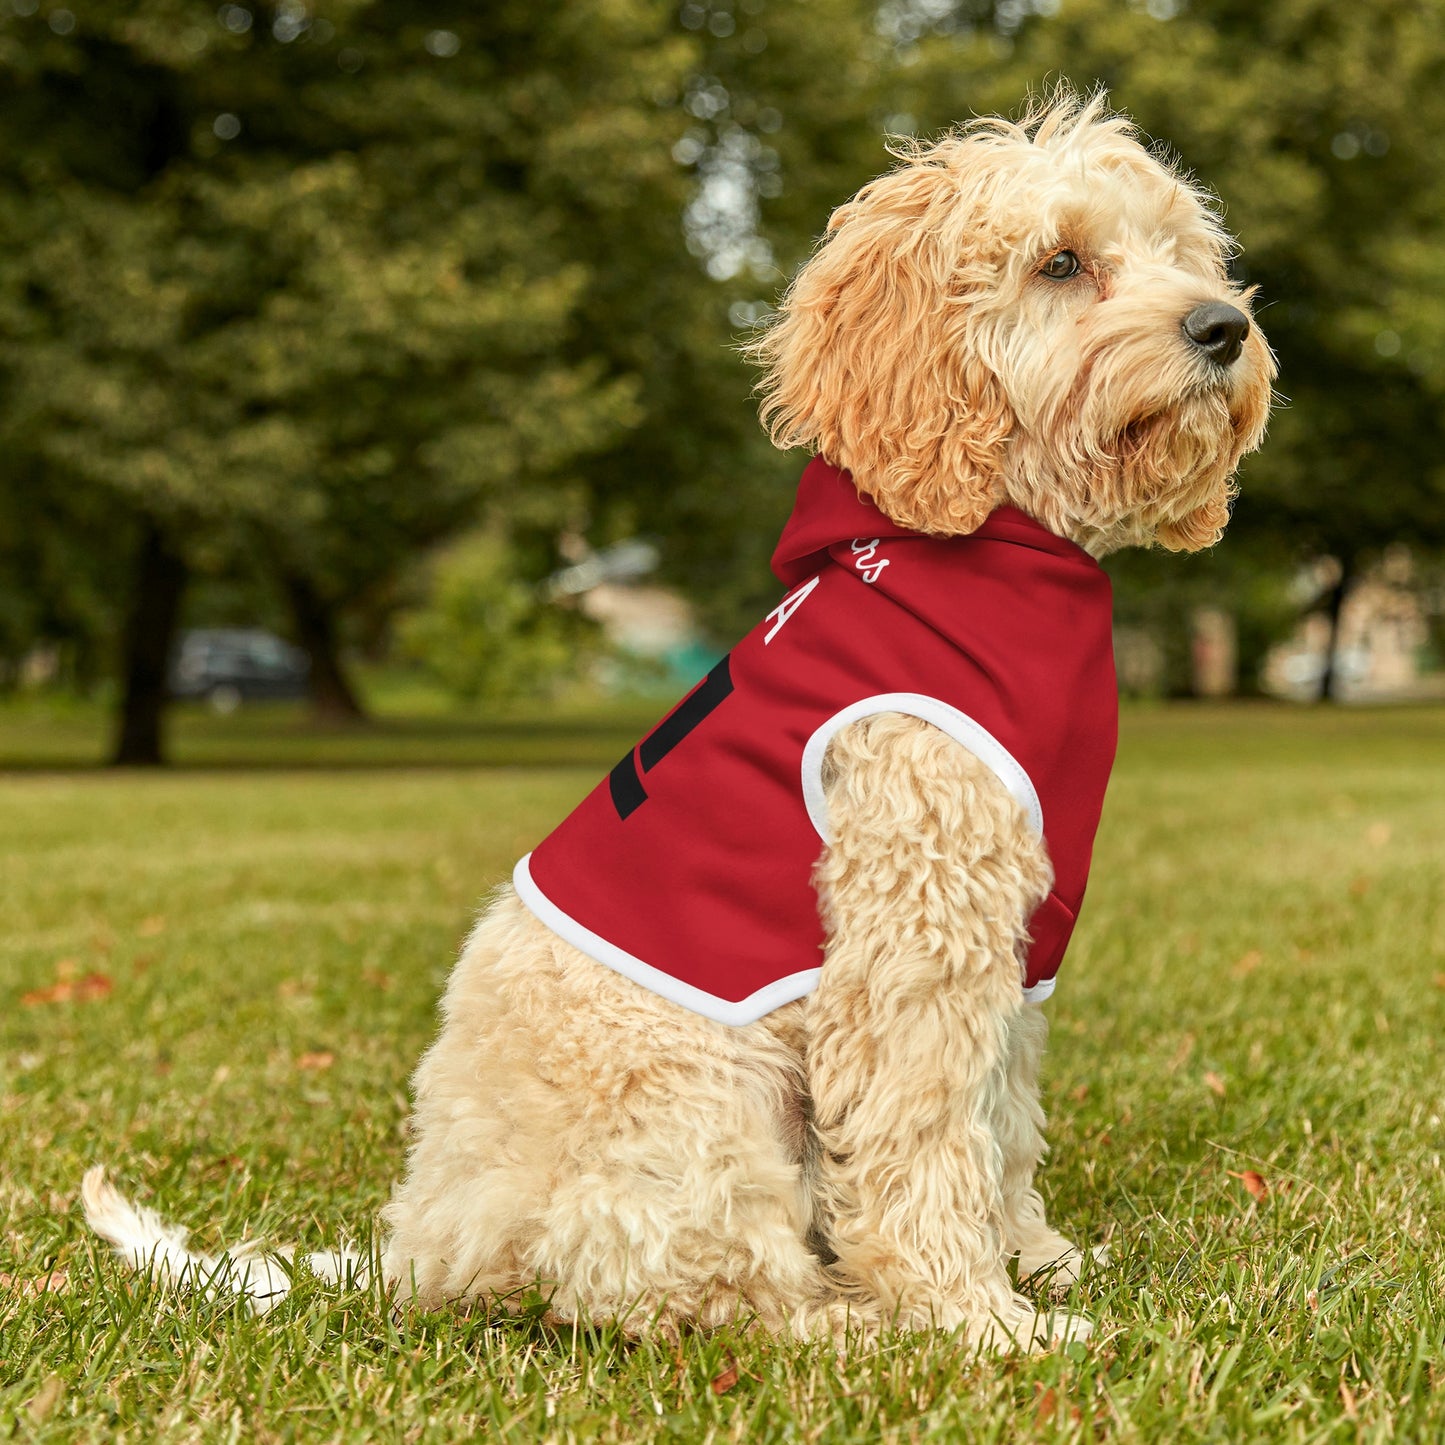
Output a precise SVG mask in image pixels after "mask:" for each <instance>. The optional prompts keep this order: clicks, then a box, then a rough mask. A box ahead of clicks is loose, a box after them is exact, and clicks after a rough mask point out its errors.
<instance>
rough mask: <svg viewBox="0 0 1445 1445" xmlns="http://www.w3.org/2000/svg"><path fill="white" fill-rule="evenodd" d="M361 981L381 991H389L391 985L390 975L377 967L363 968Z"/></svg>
mask: <svg viewBox="0 0 1445 1445" xmlns="http://www.w3.org/2000/svg"><path fill="white" fill-rule="evenodd" d="M361 981H362V983H367V984H370V985H371V987H372V988H374V989H379V990H380V991H381V992H382V993H387V992H389V991H390V989H391V985H392V977H391V975H390V974H389V973H387V972H385V971H384V970H382V969H379V968H363V969H362V970H361Z"/></svg>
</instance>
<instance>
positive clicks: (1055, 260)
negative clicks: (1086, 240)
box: [1039, 251, 1082, 281]
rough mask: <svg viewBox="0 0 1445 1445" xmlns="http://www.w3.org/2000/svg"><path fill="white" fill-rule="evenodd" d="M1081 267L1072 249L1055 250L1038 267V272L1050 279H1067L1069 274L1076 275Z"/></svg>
mask: <svg viewBox="0 0 1445 1445" xmlns="http://www.w3.org/2000/svg"><path fill="white" fill-rule="evenodd" d="M1081 269H1082V268H1081V267H1080V265H1079V258H1078V257H1077V256H1076V255H1074V253H1073V252H1072V251H1055V252H1054V254H1053V255H1052V256H1050V257H1049V259H1048V260H1047V261H1045V262H1044V264H1043V265H1042V266H1040V267H1039V274H1040V275H1041V276H1047V277H1048V278H1049V280H1050V281H1067V280H1068V279H1069V277H1070V276H1077V275H1078V274H1079V272H1080V270H1081Z"/></svg>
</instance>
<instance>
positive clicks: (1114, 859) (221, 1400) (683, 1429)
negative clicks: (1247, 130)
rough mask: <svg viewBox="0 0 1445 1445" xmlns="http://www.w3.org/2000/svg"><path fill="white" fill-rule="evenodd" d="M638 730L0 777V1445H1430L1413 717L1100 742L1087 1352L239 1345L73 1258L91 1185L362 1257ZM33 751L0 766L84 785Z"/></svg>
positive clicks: (1092, 905)
mask: <svg viewBox="0 0 1445 1445" xmlns="http://www.w3.org/2000/svg"><path fill="white" fill-rule="evenodd" d="M643 722H645V715H636V714H634V713H631V712H629V711H627V710H625V709H623V710H620V711H618V712H616V713H614V714H613V715H610V716H606V717H602V718H600V719H593V720H591V721H589V720H588V719H587V718H586V717H585V716H583V715H582V714H581V713H577V714H574V715H572V716H570V717H564V718H562V719H561V720H554V721H553V722H552V723H551V724H550V725H549V726H543V725H542V723H541V722H540V720H532V721H529V720H528V719H526V718H520V719H514V720H512V721H511V722H510V723H507V724H505V725H497V726H492V727H490V728H489V727H488V726H486V725H485V724H483V723H481V722H476V723H469V724H465V725H462V724H456V723H448V722H446V721H444V720H442V719H432V720H430V721H424V722H422V723H415V724H411V725H403V724H401V723H395V724H392V725H391V726H390V728H389V729H385V728H384V729H382V730H381V731H380V732H379V733H373V734H371V735H369V736H367V737H363V738H359V739H358V738H346V737H342V738H339V739H327V738H325V737H320V736H317V735H314V734H310V733H307V732H306V731H305V730H303V729H298V728H297V726H296V724H295V722H294V719H293V718H292V717H291V715H289V714H287V713H285V712H284V711H282V712H277V713H275V714H274V715H272V714H267V715H263V716H261V717H259V718H258V717H257V716H255V715H252V716H249V717H247V716H246V715H243V717H242V718H241V719H240V720H226V721H223V722H222V721H215V720H211V719H207V718H204V717H193V718H189V719H187V720H185V723H184V725H183V727H182V729H181V736H180V738H179V739H178V747H177V751H178V754H179V755H180V756H181V758H182V759H183V761H186V762H188V763H190V764H192V765H194V766H193V767H191V768H190V769H188V770H185V771H178V772H175V773H172V774H168V775H165V776H159V777H148V776H147V777H143V776H136V775H112V774H105V773H101V772H95V771H86V770H84V769H74V768H73V769H72V770H70V771H55V770H51V771H46V770H43V769H37V770H35V771H32V772H29V773H12V774H10V775H8V776H5V777H3V778H0V819H3V824H0V878H3V886H0V1018H3V1022H0V1231H3V1233H0V1437H13V1438H19V1439H27V1440H30V1439H34V1440H57V1441H58V1440H65V1441H92V1440H94V1441H101V1440H105V1441H110V1440H131V1441H137V1442H139V1441H146V1442H150V1441H163V1442H171V1441H184V1440H213V1439H214V1440H222V1439H225V1440H237V1439H246V1440H252V1439H254V1440H263V1441H281V1440H304V1441H313V1440H314V1441H331V1440H337V1441H373V1440H379V1441H391V1440H396V1441H433V1440H434V1441H448V1440H453V1439H458V1438H463V1437H470V1436H476V1437H481V1438H486V1439H494V1440H514V1441H530V1440H540V1439H557V1440H579V1441H581V1440H593V1439H596V1440H618V1441H623V1440H627V1441H632V1440H686V1441H693V1440H698V1441H701V1440H707V1439H716V1440H744V1439H759V1440H799V1441H805V1440H806V1441H820V1442H841V1441H855V1440H856V1441H864V1440H877V1439H885V1440H915V1439H918V1440H921V1439H924V1438H929V1439H938V1440H952V1439H957V1440H969V1441H974V1440H977V1441H994V1440H999V1441H1003V1440H1047V1441H1056V1440H1057V1441H1084V1440H1095V1439H1098V1440H1110V1441H1156V1440H1157V1441H1184V1442H1189V1441H1231V1442H1232V1441H1245V1440H1249V1441H1253V1440H1279V1441H1292V1442H1293V1441H1297V1442H1306V1441H1335V1440H1339V1441H1345V1440H1349V1441H1355V1440H1387V1439H1389V1440H1393V1439H1399V1440H1404V1441H1436V1440H1440V1439H1442V1438H1445V1290H1442V1281H1445V1243H1442V1237H1441V1225H1442V1221H1445V1170H1442V1163H1441V1154H1442V1146H1445V1123H1442V1115H1445V1098H1442V1085H1441V1073H1442V1068H1441V1066H1442V1059H1441V1050H1440V1041H1441V1039H1442V1038H1445V787H1442V786H1441V785H1442V782H1445V711H1442V710H1439V709H1426V710H1402V711H1396V712H1366V711H1332V710H1324V711H1293V710H1276V709H1270V708H1248V707H1238V708H1218V709H1192V710H1183V709H1179V710H1175V709H1157V710H1150V711H1135V712H1130V713H1128V714H1126V717H1125V721H1124V736H1123V743H1122V748H1121V754H1120V760H1119V766H1118V768H1117V771H1116V774H1115V778H1114V783H1113V787H1112V790H1111V794H1110V800H1109V805H1108V808H1107V811H1106V815H1105V820H1104V825H1103V829H1102V832H1101V836H1100V841H1099V847H1098V850H1097V863H1096V868H1095V873H1094V883H1093V886H1092V889H1091V896H1090V899H1089V903H1088V905H1087V907H1086V910H1085V914H1084V918H1083V921H1082V923H1081V926H1080V931H1079V934H1078V936H1077V937H1076V941H1075V944H1074V947H1073V950H1072V952H1071V956H1070V958H1069V961H1068V963H1067V964H1066V966H1065V970H1064V976H1063V979H1062V982H1061V986H1060V990H1059V993H1058V995H1057V996H1056V998H1055V1000H1054V1001H1053V1002H1052V1003H1051V1004H1050V1005H1049V1011H1050V1015H1051V1017H1052V1019H1053V1023H1054V1041H1053V1046H1052V1049H1051V1056H1050V1059H1049V1062H1048V1066H1047V1084H1046V1103H1047V1106H1048V1108H1049V1112H1050V1117H1051V1121H1052V1122H1051V1137H1052V1139H1053V1141H1054V1154H1053V1158H1052V1161H1051V1163H1050V1165H1049V1167H1048V1169H1047V1172H1046V1180H1045V1190H1046V1193H1047V1195H1048V1196H1049V1197H1050V1199H1051V1202H1052V1210H1053V1213H1054V1215H1055V1216H1056V1219H1057V1222H1058V1223H1059V1224H1060V1225H1061V1226H1062V1227H1063V1228H1064V1229H1065V1230H1066V1232H1072V1233H1073V1234H1075V1235H1076V1237H1079V1238H1081V1239H1087V1240H1095V1239H1099V1238H1104V1237H1107V1238H1109V1239H1110V1241H1111V1244H1112V1249H1113V1255H1112V1261H1111V1262H1110V1263H1109V1264H1107V1265H1104V1266H1102V1267H1100V1268H1098V1269H1097V1270H1095V1271H1094V1273H1093V1274H1092V1276H1091V1277H1090V1278H1088V1279H1087V1280H1086V1282H1085V1283H1084V1285H1083V1286H1082V1287H1081V1290H1080V1292H1079V1299H1078V1300H1077V1307H1079V1308H1082V1309H1085V1310H1087V1311H1088V1312H1089V1313H1090V1314H1091V1315H1093V1316H1094V1318H1095V1319H1096V1320H1097V1321H1098V1325H1099V1329H1098V1334H1097V1336H1096V1339H1095V1340H1094V1341H1093V1342H1091V1343H1090V1344H1089V1345H1088V1346H1087V1347H1072V1348H1071V1350H1070V1352H1068V1353H1059V1354H1054V1355H1049V1356H1044V1357H1039V1358H1032V1359H1024V1360H1011V1361H1007V1362H998V1361H993V1360H985V1361H976V1360H974V1359H973V1358H971V1357H970V1355H969V1354H968V1352H967V1350H966V1349H964V1348H962V1347H961V1346H960V1345H959V1343H958V1341H957V1340H955V1339H952V1338H949V1337H945V1336H939V1337H934V1338H921V1337H913V1338H906V1339H900V1340H896V1341H894V1342H891V1343H889V1344H888V1345H887V1346H885V1348H883V1349H882V1350H880V1351H878V1352H875V1353H873V1354H870V1355H864V1356H858V1357H854V1358H850V1359H848V1360H846V1361H843V1362H841V1363H840V1362H839V1361H838V1360H837V1359H835V1357H834V1356H833V1354H832V1352H831V1351H829V1350H826V1349H822V1348H800V1347H795V1346H790V1345H781V1344H773V1343H768V1342H759V1341H755V1340H745V1339H742V1338H740V1337H738V1336H735V1335H724V1336H719V1337H714V1338H711V1339H702V1338H697V1339H692V1340H689V1341H687V1342H686V1343H685V1344H684V1346H683V1348H682V1349H681V1350H680V1351H676V1352H674V1351H673V1350H671V1349H669V1348H666V1347H661V1346H658V1347H654V1346H648V1345H643V1346H635V1347H634V1346H629V1345H627V1344H625V1343H623V1342H622V1341H620V1340H619V1339H618V1338H617V1337H616V1336H615V1334H613V1333H612V1332H609V1331H605V1330H603V1331H598V1332H591V1333H589V1332H578V1333H576V1334H564V1335H560V1336H559V1335H557V1334H555V1333H552V1332H549V1331H548V1330H547V1329H546V1328H545V1327H543V1326H542V1325H540V1324H538V1323H536V1322H535V1321H526V1320H524V1321H520V1322H511V1323H492V1322H490V1321H488V1320H487V1319H486V1318H485V1316H484V1315H483V1314H481V1313H472V1314H466V1313H461V1312H455V1311H452V1312H442V1313H438V1314H433V1315H425V1316H411V1317H407V1318H401V1319H396V1318H393V1316H392V1315H391V1314H390V1312H389V1311H388V1310H387V1309H386V1308H385V1307H384V1306H383V1305H382V1303H381V1302H380V1301H379V1299H378V1298H377V1297H376V1296H374V1295H373V1294H371V1293H369V1292H367V1291H364V1290H361V1291H358V1290H352V1291H340V1292H337V1291H331V1290H328V1289H325V1288H323V1287H322V1286H320V1285H319V1284H318V1283H316V1282H315V1281H312V1280H309V1279H302V1280H301V1281H300V1283H299V1285H298V1287H297V1289H296V1290H295V1292H294V1293H293V1295H292V1296H291V1298H290V1299H288V1301H287V1302H286V1303H285V1304H284V1305H282V1306H281V1307H280V1308H279V1309H278V1310H277V1311H276V1312H275V1313H273V1314H272V1315H270V1316H268V1317H267V1318H266V1319H264V1320H255V1319H252V1318H250V1317H248V1316H247V1315H245V1314H244V1313H242V1312H241V1311H239V1310H238V1309H236V1308H234V1307H233V1306H230V1305H226V1304H221V1303H206V1302H203V1301H197V1300H194V1299H180V1298H174V1297H168V1296H166V1295H164V1294H160V1293H157V1292H156V1291H154V1290H152V1289H151V1288H150V1287H149V1286H148V1285H146V1284H145V1283H144V1282H142V1281H138V1280H136V1279H135V1278H133V1277H128V1276H127V1275H126V1274H125V1272H124V1271H123V1270H121V1269H120V1268H119V1267H118V1266H117V1265H116V1264H115V1263H113V1262H112V1261H111V1260H110V1259H109V1258H108V1257H106V1256H104V1255H102V1254H101V1253H100V1252H99V1251H98V1250H97V1249H96V1248H95V1247H94V1246H93V1245H92V1244H91V1243H90V1242H89V1241H88V1240H87V1238H86V1236H85V1234H84V1232H83V1230H82V1228H81V1226H80V1223H79V1220H78V1217H77V1212H76V1191H77V1186H78V1182H79V1178H80V1174H81V1172H82V1170H83V1169H84V1168H85V1166H86V1165H87V1164H89V1163H91V1162H93V1161H95V1160H105V1161H107V1162H109V1163H110V1164H112V1165H113V1166H114V1167H116V1168H117V1170H118V1171H119V1173H120V1175H121V1179H122V1182H123V1184H124V1185H126V1186H127V1187H128V1188H129V1189H130V1190H131V1191H132V1192H133V1194H134V1195H135V1196H136V1197H138V1198H140V1199H143V1200H145V1201H146V1202H149V1203H152V1204H154V1205H156V1206H157V1207H159V1208H161V1209H162V1210H163V1212H166V1213H167V1214H169V1215H171V1216H172V1217H173V1218H176V1219H179V1220H181V1221H183V1222H186V1223H190V1224H192V1225H193V1226H195V1233H196V1238H197V1241H198V1242H199V1243H200V1244H201V1245H202V1246H207V1247H213V1246H215V1245H217V1244H219V1243H220V1242H222V1241H223V1240H229V1239H234V1238H236V1237H238V1236H240V1235H241V1234H242V1233H243V1232H245V1231H247V1230H250V1231H251V1232H253V1233H259V1234H262V1235H266V1236H269V1237H273V1238H277V1239H286V1240H289V1239H296V1240H300V1241H301V1242H303V1243H304V1244H306V1245H308V1246H310V1247H320V1246H322V1245H325V1244H327V1243H332V1242H334V1241H335V1240H336V1239H337V1237H338V1236H339V1235H340V1234H342V1233H352V1234H356V1233H360V1234H361V1236H362V1238H363V1240H365V1239H366V1237H367V1233H366V1231H367V1229H368V1224H367V1221H369V1220H370V1219H372V1218H373V1217H374V1215H375V1213H376V1210H377V1209H378V1207H379V1206H380V1204H381V1203H382V1202H383V1200H384V1199H385V1196H386V1191H387V1188H388V1185H389V1182H390V1180H391V1179H392V1178H394V1177H395V1175H396V1173H397V1171H398V1170H399V1168H400V1166H401V1162H402V1154H403V1148H404V1124H405V1117H406V1092H405V1089H406V1083H405V1081H406V1076H407V1072H408V1070H409V1068H410V1067H411V1065H412V1063H413V1062H414V1061H415V1058H416V1056H417V1054H418V1053H419V1051H420V1050H421V1048H422V1047H423V1046H424V1044H425V1043H426V1041H427V1039H428V1038H429V1036H430V1034H431V1031H432V1028H433V1019H434V1014H433V1008H434V1003H435V999H436V995H437V993H438V991H439V989H440V987H441V984H442V982H443V979H444V977H445V974H446V971H447V968H448V964H449V961H450V958H451V956H452V955H453V953H454V952H455V949H456V946H457V943H458V941H459V939H460V937H461V936H462V933H463V932H464V930H465V929H466V927H467V924H468V921H469V919H470V918H471V916H472V913H473V911H474V909H475V907H476V905H477V902H478V900H479V899H480V898H481V897H482V895H483V894H484V893H485V892H486V890H487V888H488V887H490V886H491V885H492V884H493V883H495V882H496V881H497V880H499V879H501V878H502V877H503V876H505V874H506V872H507V870H508V868H509V866H510V864H511V861H512V860H513V858H514V857H515V856H516V855H517V853H518V852H520V851H522V850H523V849H525V848H526V847H527V846H529V844H530V843H532V842H534V841H535V840H536V839H537V838H538V837H539V836H540V835H541V834H542V833H543V832H544V831H545V830H546V828H547V827H548V826H549V824H550V823H551V822H552V821H553V820H555V819H556V818H557V817H558V816H559V815H560V814H561V813H562V812H563V811H564V810H565V809H566V808H567V807H568V806H569V804H570V803H571V802H572V801H573V800H575V799H576V798H578V797H579V796H580V795H581V794H582V793H583V792H584V791H585V790H586V789H587V787H589V786H590V785H591V783H592V782H593V781H594V780H595V778H596V777H597V775H598V774H599V771H600V769H601V768H602V767H605V766H606V765H608V764H610V763H611V762H612V761H613V760H614V759H615V757H616V756H617V755H618V754H619V753H620V752H621V751H622V750H623V748H624V747H625V746H626V744H627V742H628V741H629V740H630V739H631V737H632V736H633V735H634V734H635V733H636V731H637V730H638V727H639V725H640V724H642V723H643ZM54 726H55V727H56V728H58V729H59V731H58V732H57V731H52V732H51V733H50V735H49V737H48V739H44V738H42V741H41V742H40V743H38V744H37V743H36V741H35V739H36V737H37V736H39V735H40V734H43V733H44V731H45V730H44V728H39V729H37V728H36V726H35V719H34V716H33V715H31V716H29V717H20V718H18V719H17V718H14V717H12V718H10V719H8V720H7V719H6V718H4V717H3V716H0V756H4V757H7V758H10V759H12V760H15V761H25V760H27V759H28V760H30V761H31V762H32V763H35V762H38V761H43V760H46V759H48V760H49V761H50V762H51V763H52V764H55V763H61V762H63V763H66V764H67V765H71V764H77V763H81V762H84V761H85V760H86V756H87V755H86V754H85V751H84V748H83V747H79V746H78V740H82V739H83V738H84V737H86V736H92V737H95V736H98V734H97V733H96V732H95V728H94V722H93V719H92V720H90V721H89V722H87V720H86V719H85V718H84V717H83V716H78V717H76V718H75V719H72V720H71V722H70V723H69V724H68V725H67V726H69V727H70V728H71V731H70V732H69V733H66V732H65V729H64V728H61V727H59V724H58V723H57V724H54ZM87 727H88V728H89V729H90V733H89V734H87V733H86V732H85V729H86V728H87ZM62 734H63V736H62ZM67 739H68V741H67ZM61 743H64V744H65V745H64V746H61V745H60V744H61ZM303 761H304V762H308V763H312V764H325V763H332V764H337V766H333V767H329V768H327V767H312V768H309V769H305V770H302V769H300V768H296V767H293V766H291V765H294V764H298V763H301V762H303ZM242 762H245V763H249V764H253V765H259V764H267V765H268V766H267V767H265V768H264V769H260V768H258V767H256V766H252V767H249V768H242V767H239V766H235V767H232V766H223V765H229V764H238V763H242ZM203 763H204V764H207V765H209V766H205V767H202V766H200V765H201V764H203ZM423 763H425V764H427V765H428V766H425V767H423V766H420V765H421V764H423ZM462 764H466V765H465V766H463V765H462ZM342 765H345V766H342ZM1256 1175H1257V1176H1258V1178H1257V1179H1256V1178H1255V1176H1256ZM1250 1186H1253V1189H1254V1191H1255V1192H1260V1191H1261V1187H1262V1186H1263V1193H1262V1197H1260V1198H1256V1197H1254V1194H1252V1193H1251V1189H1250ZM732 1362H735V1363H736V1368H737V1376H736V1383H733V1384H731V1385H730V1386H729V1382H730V1378H731V1376H730V1368H731V1364H732ZM724 1387H727V1388H724Z"/></svg>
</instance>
